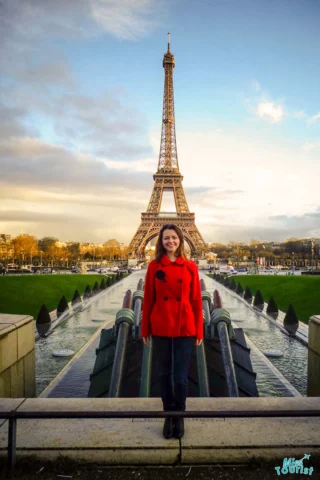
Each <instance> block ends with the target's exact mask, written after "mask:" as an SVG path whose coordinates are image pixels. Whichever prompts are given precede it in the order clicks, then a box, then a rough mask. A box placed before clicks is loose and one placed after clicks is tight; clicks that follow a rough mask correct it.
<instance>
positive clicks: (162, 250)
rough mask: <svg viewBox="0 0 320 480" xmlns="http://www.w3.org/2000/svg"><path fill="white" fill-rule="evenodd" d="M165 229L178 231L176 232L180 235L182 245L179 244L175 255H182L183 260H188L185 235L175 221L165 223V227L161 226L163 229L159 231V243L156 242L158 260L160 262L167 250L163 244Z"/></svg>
mask: <svg viewBox="0 0 320 480" xmlns="http://www.w3.org/2000/svg"><path fill="white" fill-rule="evenodd" d="M165 230H174V231H175V232H176V234H177V235H178V237H179V240H180V245H179V247H178V249H177V251H176V253H175V255H176V257H179V256H181V257H182V258H183V260H187V255H186V252H185V250H184V237H183V233H182V231H181V230H180V228H179V227H177V226H176V225H174V224H173V223H168V224H167V225H163V227H162V228H161V230H160V232H159V237H158V240H157V244H156V261H157V262H160V260H161V257H162V255H164V254H165V253H166V250H165V248H164V246H163V244H162V237H163V232H164V231H165Z"/></svg>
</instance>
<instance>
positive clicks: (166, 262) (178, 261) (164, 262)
mask: <svg viewBox="0 0 320 480" xmlns="http://www.w3.org/2000/svg"><path fill="white" fill-rule="evenodd" d="M160 262H161V263H162V265H163V266H165V267H166V266H167V265H170V264H171V263H176V264H177V265H183V264H184V260H183V258H182V257H181V256H180V257H177V258H176V260H175V261H174V262H172V261H171V260H170V258H168V257H167V255H166V254H164V255H162V257H161V260H160Z"/></svg>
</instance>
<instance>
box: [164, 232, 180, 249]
mask: <svg viewBox="0 0 320 480" xmlns="http://www.w3.org/2000/svg"><path fill="white" fill-rule="evenodd" d="M162 245H163V247H164V249H165V250H166V252H167V253H170V254H172V253H175V252H176V251H177V250H178V248H179V245H180V240H179V237H178V234H177V232H176V231H175V230H171V229H170V230H169V229H168V230H164V231H163V233H162Z"/></svg>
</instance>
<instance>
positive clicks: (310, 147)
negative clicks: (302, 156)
mask: <svg viewBox="0 0 320 480" xmlns="http://www.w3.org/2000/svg"><path fill="white" fill-rule="evenodd" d="M315 148H320V141H319V142H306V143H304V144H303V145H302V150H304V151H305V152H311V151H312V150H314V149H315Z"/></svg>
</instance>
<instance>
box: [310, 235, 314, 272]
mask: <svg viewBox="0 0 320 480" xmlns="http://www.w3.org/2000/svg"><path fill="white" fill-rule="evenodd" d="M313 251H314V243H313V240H311V271H312V275H313Z"/></svg>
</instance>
